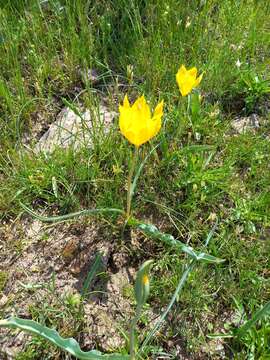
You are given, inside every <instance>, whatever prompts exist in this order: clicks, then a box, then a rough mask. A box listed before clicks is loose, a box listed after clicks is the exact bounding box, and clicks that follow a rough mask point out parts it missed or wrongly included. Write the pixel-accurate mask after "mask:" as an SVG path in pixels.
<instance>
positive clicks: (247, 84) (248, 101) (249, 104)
mask: <svg viewBox="0 0 270 360" xmlns="http://www.w3.org/2000/svg"><path fill="white" fill-rule="evenodd" d="M236 89H237V90H236V92H237V93H238V96H241V97H243V100H244V110H245V113H247V114H250V113H252V112H255V111H258V105H259V104H260V103H261V102H262V100H263V99H264V98H265V97H266V96H267V95H268V94H269V93H270V81H269V80H268V79H264V78H263V77H262V76H260V75H258V74H255V73H254V72H252V71H244V72H243V74H242V75H241V77H240V80H239V82H238V83H237V85H236Z"/></svg>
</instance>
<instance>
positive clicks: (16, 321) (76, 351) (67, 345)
mask: <svg viewBox="0 0 270 360" xmlns="http://www.w3.org/2000/svg"><path fill="white" fill-rule="evenodd" d="M0 327H8V328H18V329H20V330H24V331H27V332H31V333H34V334H37V335H39V336H41V337H43V338H44V339H46V340H49V341H50V342H51V343H53V344H54V345H56V346H58V347H59V348H61V349H63V350H66V351H67V352H69V353H70V354H71V355H73V356H76V357H77V358H78V359H82V360H128V359H130V356H129V355H121V354H102V353H101V352H100V351H97V350H91V351H82V350H81V349H80V346H79V344H78V343H77V341H76V340H75V339H73V338H66V339H65V338H63V337H62V336H60V335H59V334H58V332H57V331H56V330H53V329H50V328H48V327H46V326H43V325H40V324H39V323H37V322H36V321H33V320H25V319H20V318H16V317H10V318H9V319H7V320H0Z"/></svg>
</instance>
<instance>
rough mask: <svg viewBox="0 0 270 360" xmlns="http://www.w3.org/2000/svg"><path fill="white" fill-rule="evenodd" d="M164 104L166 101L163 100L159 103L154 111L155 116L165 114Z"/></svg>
mask: <svg viewBox="0 0 270 360" xmlns="http://www.w3.org/2000/svg"><path fill="white" fill-rule="evenodd" d="M163 105H164V101H163V100H162V101H161V102H160V103H158V104H157V106H156V108H155V111H154V115H153V117H156V116H162V115H163Z"/></svg>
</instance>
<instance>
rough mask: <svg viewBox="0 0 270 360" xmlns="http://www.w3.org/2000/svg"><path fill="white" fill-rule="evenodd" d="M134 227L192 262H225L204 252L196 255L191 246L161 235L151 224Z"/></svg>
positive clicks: (168, 235)
mask: <svg viewBox="0 0 270 360" xmlns="http://www.w3.org/2000/svg"><path fill="white" fill-rule="evenodd" d="M135 226H136V227H137V228H138V229H140V230H141V231H142V232H143V233H145V234H146V235H148V236H150V237H152V238H153V239H157V240H161V241H162V242H163V243H165V244H167V245H169V246H172V247H175V248H177V249H179V250H180V251H183V252H185V253H186V254H188V255H189V256H191V257H192V258H193V259H194V260H197V261H204V262H207V263H215V264H220V263H222V262H224V261H225V260H223V259H219V258H217V257H215V256H212V255H209V254H206V253H204V252H202V253H197V252H196V251H195V250H194V249H193V248H192V247H191V246H187V245H185V244H184V243H182V242H181V241H178V240H176V239H175V238H174V237H173V236H172V235H170V234H165V233H162V232H161V231H159V230H158V229H157V227H156V226H154V225H152V224H143V223H135Z"/></svg>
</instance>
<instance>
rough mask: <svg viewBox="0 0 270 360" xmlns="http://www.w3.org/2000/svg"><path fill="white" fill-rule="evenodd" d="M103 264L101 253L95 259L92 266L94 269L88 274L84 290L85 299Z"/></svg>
mask: <svg viewBox="0 0 270 360" xmlns="http://www.w3.org/2000/svg"><path fill="white" fill-rule="evenodd" d="M101 262H102V261H101V253H98V254H97V256H96V258H95V261H94V264H93V265H92V267H91V269H90V271H89V272H88V274H87V277H86V279H85V281H84V284H83V289H82V297H83V298H85V296H86V294H87V291H88V289H89V287H90V285H91V282H92V281H93V279H94V276H95V275H96V272H97V270H98V268H99V267H100V264H101Z"/></svg>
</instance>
